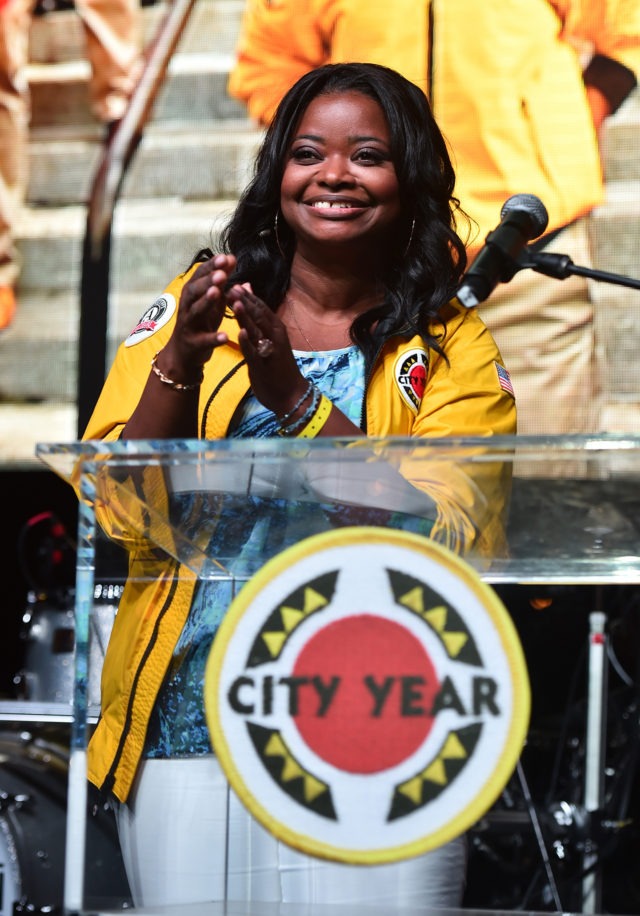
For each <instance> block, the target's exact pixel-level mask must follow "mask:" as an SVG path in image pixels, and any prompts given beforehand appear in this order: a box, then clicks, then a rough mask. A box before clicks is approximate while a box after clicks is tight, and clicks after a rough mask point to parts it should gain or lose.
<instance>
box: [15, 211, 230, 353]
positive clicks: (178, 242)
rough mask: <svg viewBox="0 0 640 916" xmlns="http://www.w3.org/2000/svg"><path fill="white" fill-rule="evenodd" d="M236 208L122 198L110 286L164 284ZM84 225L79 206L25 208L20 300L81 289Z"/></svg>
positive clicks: (21, 225)
mask: <svg viewBox="0 0 640 916" xmlns="http://www.w3.org/2000/svg"><path fill="white" fill-rule="evenodd" d="M234 207H235V201H231V200H217V201H213V200H209V201H184V200H181V199H178V198H166V199H156V200H146V201H144V200H129V201H122V202H121V203H120V204H118V206H117V207H116V212H115V215H114V219H113V224H112V232H111V236H112V244H111V288H112V289H116V288H118V289H126V290H132V291H134V290H144V289H160V288H162V287H163V286H164V285H165V284H166V283H167V282H168V281H169V280H170V279H171V278H172V277H173V276H174V275H175V274H177V273H179V272H180V271H182V270H184V269H185V267H186V266H187V265H188V264H189V263H190V261H191V258H192V257H193V255H194V254H195V252H196V251H198V250H199V249H200V248H204V247H206V246H209V247H212V248H215V247H216V244H217V241H216V239H217V234H218V231H219V229H220V227H221V226H222V225H223V224H224V222H225V221H226V220H227V218H228V217H229V216H230V214H231V213H232V212H233V209H234ZM85 224H86V211H85V208H84V207H81V206H69V207H51V208H47V209H39V210H34V209H29V208H26V209H25V210H23V212H22V214H21V216H20V219H19V223H18V231H17V233H16V241H17V245H18V247H19V250H20V252H21V254H22V257H23V268H22V274H21V277H20V283H19V287H18V296H19V298H22V297H23V296H24V295H25V294H27V293H29V294H30V293H31V292H35V291H38V292H41V293H42V292H48V293H56V292H63V291H64V290H68V289H78V288H79V283H80V278H81V271H82V242H83V238H84V232H85ZM3 339H4V337H3Z"/></svg>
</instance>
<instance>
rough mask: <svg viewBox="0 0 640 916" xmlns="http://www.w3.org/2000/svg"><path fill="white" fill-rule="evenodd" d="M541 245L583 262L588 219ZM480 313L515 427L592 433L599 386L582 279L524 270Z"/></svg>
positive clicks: (587, 258) (586, 262)
mask: <svg viewBox="0 0 640 916" xmlns="http://www.w3.org/2000/svg"><path fill="white" fill-rule="evenodd" d="M545 251H549V252H558V253H561V254H566V255H568V256H569V257H570V258H571V260H572V261H573V263H574V264H576V265H577V266H580V267H590V266H591V252H590V246H589V241H588V218H585V219H582V220H579V221H578V222H576V223H574V224H573V225H571V226H569V227H567V228H566V229H564V230H563V231H562V232H561V233H560V234H559V235H558V236H557V237H556V238H555V239H554V240H553V241H552V242H551V243H550V244H549V245H548V246H547V248H546V249H545ZM480 314H481V315H482V318H483V319H484V321H485V323H486V325H487V326H488V327H489V329H490V330H491V332H492V333H493V335H494V337H495V340H496V343H497V344H498V347H499V348H500V351H501V353H502V357H503V360H504V364H505V366H506V367H507V369H508V370H509V372H510V374H511V378H512V381H513V386H514V389H515V394H516V404H517V408H518V432H519V433H521V434H523V435H562V434H571V433H591V432H597V431H599V428H600V415H601V391H600V380H599V372H598V366H597V363H596V349H595V340H594V306H593V303H592V301H591V298H590V295H589V282H588V281H587V280H585V279H584V278H583V277H568V278H567V279H566V280H555V279H552V278H551V277H545V276H543V275H542V274H538V273H536V272H535V271H533V270H523V271H521V272H520V273H519V274H516V276H515V277H514V278H513V280H512V281H511V282H510V283H506V284H501V285H500V286H498V287H497V288H496V290H495V291H494V292H493V293H492V295H491V297H490V298H489V299H488V300H487V302H485V303H483V304H482V305H481V306H480Z"/></svg>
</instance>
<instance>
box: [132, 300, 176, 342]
mask: <svg viewBox="0 0 640 916" xmlns="http://www.w3.org/2000/svg"><path fill="white" fill-rule="evenodd" d="M176 305H177V303H176V299H175V296H172V295H171V293H163V294H162V295H161V296H158V298H157V299H156V301H155V302H154V303H153V305H150V306H149V308H148V309H147V310H146V311H145V312H144V313H143V314H142V316H141V317H140V320H139V321H138V322H137V323H136V326H135V327H134V328H133V330H132V331H131V333H130V334H129V336H128V337H127V339H126V340H125V342H124V345H125V347H133V346H134V345H135V344H138V343H141V342H142V341H143V340H146V339H147V338H148V337H151V336H152V335H153V334H155V333H156V331H159V330H160V328H162V327H164V325H165V324H166V323H167V322H168V321H169V319H170V318H171V316H172V315H173V313H174V312H175V310H176Z"/></svg>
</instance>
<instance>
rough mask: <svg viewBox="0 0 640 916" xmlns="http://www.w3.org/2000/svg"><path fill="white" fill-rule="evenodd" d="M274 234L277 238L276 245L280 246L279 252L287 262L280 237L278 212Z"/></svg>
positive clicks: (274, 224)
mask: <svg viewBox="0 0 640 916" xmlns="http://www.w3.org/2000/svg"><path fill="white" fill-rule="evenodd" d="M273 234H274V235H275V237H276V245H277V246H278V251H279V252H280V254H281V255H282V257H283V258H284V259H285V261H286V257H285V253H284V251H283V250H282V245H281V244H280V236H279V235H278V211H277V210H276V215H275V217H274V219H273Z"/></svg>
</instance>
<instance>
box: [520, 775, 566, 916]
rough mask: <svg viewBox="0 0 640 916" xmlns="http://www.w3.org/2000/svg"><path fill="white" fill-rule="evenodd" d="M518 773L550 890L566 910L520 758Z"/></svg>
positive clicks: (560, 907)
mask: <svg viewBox="0 0 640 916" xmlns="http://www.w3.org/2000/svg"><path fill="white" fill-rule="evenodd" d="M516 770H517V774H518V781H519V783H520V788H521V790H522V796H523V798H524V801H525V804H526V807H527V813H528V815H529V820H530V821H531V826H532V827H533V832H534V834H535V838H536V843H537V844H538V849H539V851H540V855H541V856H542V864H543V866H544V870H545V874H546V876H547V881H548V882H549V890H550V891H551V896H552V897H553V902H554V904H555V907H556V910H557V911H558V912H559V913H560V912H562V911H563V910H564V907H563V906H562V903H561V902H560V895H559V893H558V885H557V883H556V878H555V875H554V873H553V868H552V867H551V858H550V856H549V850H548V849H547V844H546V842H545V838H544V834H543V833H542V827H541V826H540V819H539V818H538V812H537V810H536V806H535V804H534V802H533V798H532V797H531V792H530V791H529V784H528V782H527V779H526V776H525V774H524V770H523V768H522V763H521V761H520V760H519V761H518V764H517V768H516Z"/></svg>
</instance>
